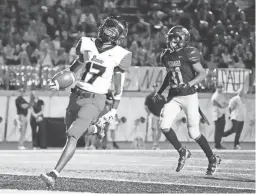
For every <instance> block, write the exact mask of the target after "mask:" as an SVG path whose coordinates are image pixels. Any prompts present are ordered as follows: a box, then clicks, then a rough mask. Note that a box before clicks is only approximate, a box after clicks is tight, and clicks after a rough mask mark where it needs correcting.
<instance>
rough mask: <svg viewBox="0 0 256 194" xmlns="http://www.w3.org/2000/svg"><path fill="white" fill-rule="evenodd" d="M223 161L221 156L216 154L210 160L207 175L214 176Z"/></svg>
mask: <svg viewBox="0 0 256 194" xmlns="http://www.w3.org/2000/svg"><path fill="white" fill-rule="evenodd" d="M220 162H221V159H220V157H219V156H216V155H215V154H214V155H213V156H212V157H211V158H209V164H208V168H207V171H206V175H213V174H215V173H216V171H217V167H218V165H219V164H220Z"/></svg>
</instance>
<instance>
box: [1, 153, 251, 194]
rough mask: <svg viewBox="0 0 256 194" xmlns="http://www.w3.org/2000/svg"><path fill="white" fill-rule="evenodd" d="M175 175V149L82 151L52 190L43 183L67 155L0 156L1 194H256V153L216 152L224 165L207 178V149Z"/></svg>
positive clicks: (20, 154) (195, 154)
mask: <svg viewBox="0 0 256 194" xmlns="http://www.w3.org/2000/svg"><path fill="white" fill-rule="evenodd" d="M191 152H192V156H191V158H190V159H188V160H187V163H186V165H185V167H184V169H183V170H182V171H181V172H179V173H177V172H175V169H176V165H177V161H178V153H177V152H176V151H174V150H157V151H155V150H95V151H91V150H89V151H84V150H82V149H78V150H77V152H76V153H75V155H74V157H73V158H72V159H71V161H70V163H69V164H68V165H67V166H66V168H64V170H63V172H62V173H61V177H60V178H59V179H58V180H57V183H56V188H55V189H53V190H47V188H46V187H45V185H44V184H43V183H42V182H41V180H40V179H39V178H38V177H39V175H40V173H43V172H47V171H49V170H51V169H52V168H53V167H54V166H55V164H56V162H57V160H58V158H59V156H60V154H61V150H60V149H58V150H24V151H17V150H6V151H4V150H2V151H0V193H6V194H8V193H11V194H14V193H15V194H16V193H18V194H23V193H37V194H42V193H47V194H48V193H67V194H70V193H100V192H101V193H149V192H150V193H255V150H240V151H233V150H224V151H216V153H217V155H219V156H220V157H221V159H222V162H221V164H220V166H219V168H218V170H217V173H216V174H215V175H214V176H206V175H205V172H206V168H207V165H208V160H207V159H206V157H205V155H204V153H203V152H202V151H201V150H191Z"/></svg>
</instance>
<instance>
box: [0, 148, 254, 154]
mask: <svg viewBox="0 0 256 194" xmlns="http://www.w3.org/2000/svg"><path fill="white" fill-rule="evenodd" d="M61 151H62V149H45V150H0V154H1V153H10V154H11V153H17V154H20V153H60V152H61ZM172 152H177V151H176V150H136V149H130V150H84V149H82V148H81V149H80V148H78V149H77V150H76V153H172ZM191 152H201V153H203V151H202V150H200V149H191ZM213 152H216V153H256V151H255V150H213Z"/></svg>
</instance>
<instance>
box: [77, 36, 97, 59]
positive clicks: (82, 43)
mask: <svg viewBox="0 0 256 194" xmlns="http://www.w3.org/2000/svg"><path fill="white" fill-rule="evenodd" d="M94 40H95V38H91V37H86V36H84V37H82V38H80V40H79V41H78V43H77V45H76V54H77V55H80V54H83V51H84V50H91V49H92V47H93V45H94Z"/></svg>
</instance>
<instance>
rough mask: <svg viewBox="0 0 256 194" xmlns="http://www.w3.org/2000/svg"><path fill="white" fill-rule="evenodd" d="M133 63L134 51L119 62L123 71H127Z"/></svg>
mask: <svg viewBox="0 0 256 194" xmlns="http://www.w3.org/2000/svg"><path fill="white" fill-rule="evenodd" d="M131 64H132V53H131V52H129V53H127V54H126V55H125V56H124V57H123V59H122V60H121V62H120V64H119V69H121V70H122V71H123V72H126V71H128V69H129V67H130V66H131Z"/></svg>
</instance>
